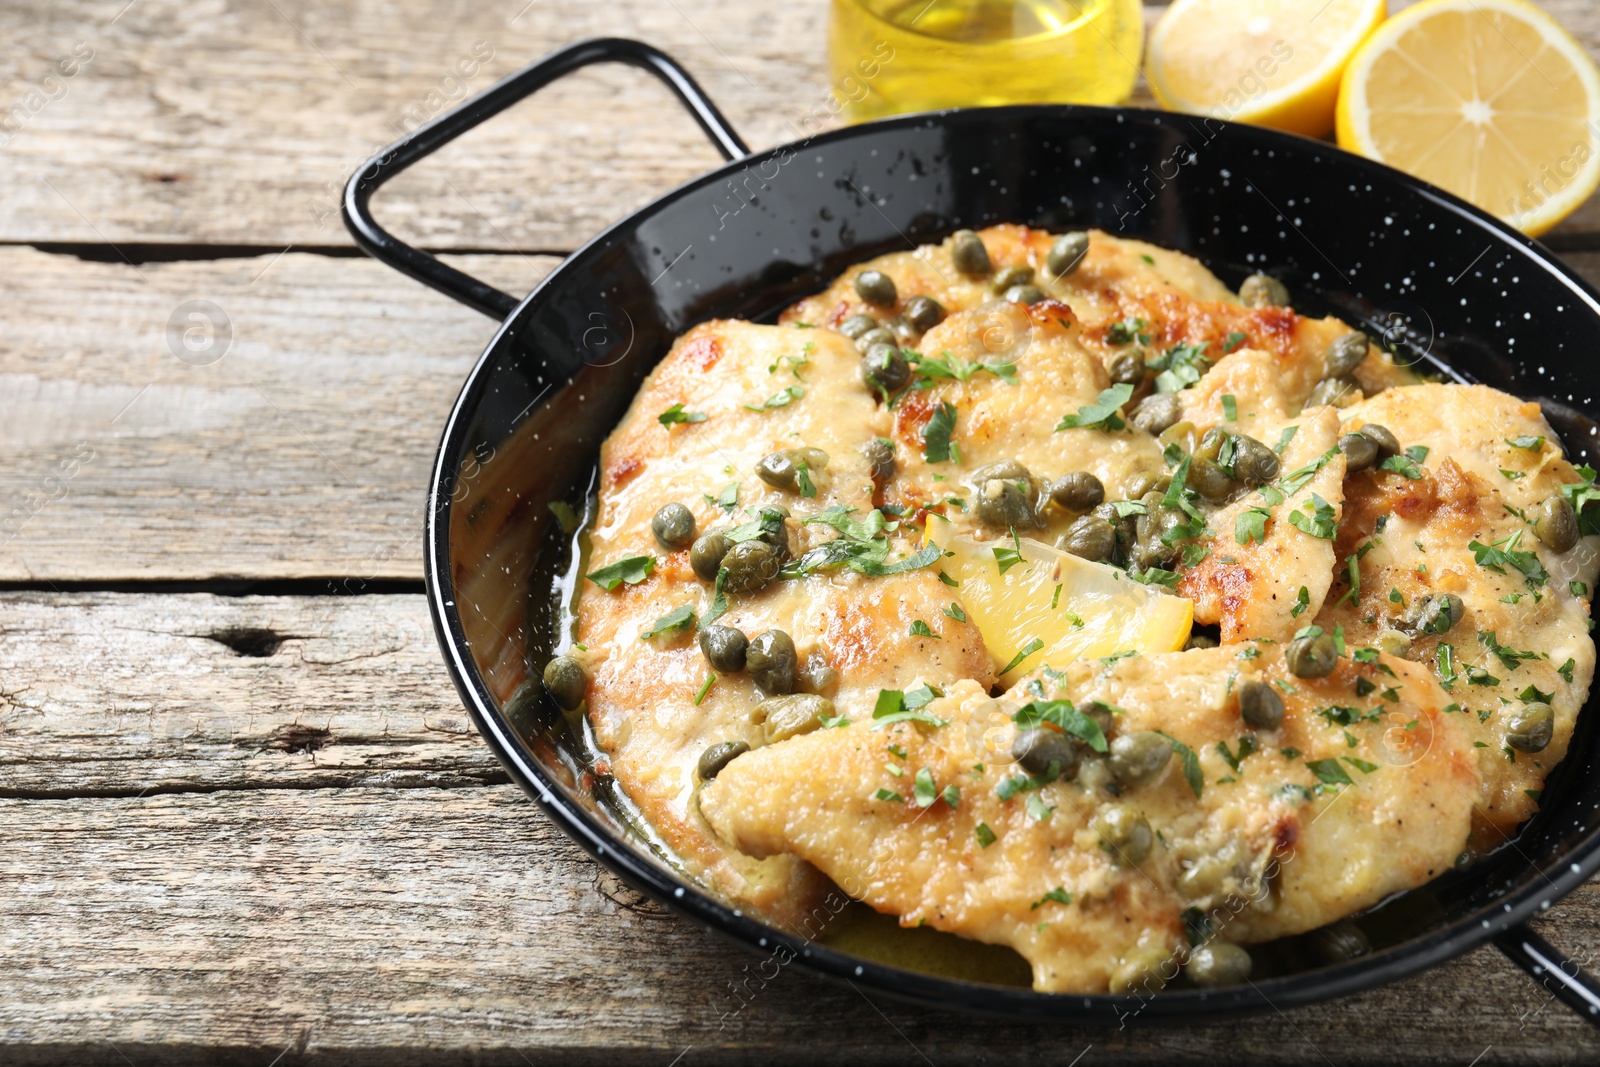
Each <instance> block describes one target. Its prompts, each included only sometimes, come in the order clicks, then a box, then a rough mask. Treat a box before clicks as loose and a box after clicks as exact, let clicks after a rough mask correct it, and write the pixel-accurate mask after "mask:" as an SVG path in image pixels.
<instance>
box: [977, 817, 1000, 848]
mask: <svg viewBox="0 0 1600 1067" xmlns="http://www.w3.org/2000/svg"><path fill="white" fill-rule="evenodd" d="M972 836H973V837H976V838H977V839H978V847H980V848H988V847H989V846H990V845H992V844H994V843H995V840H996V838H995V836H994V831H993V830H991V829H989V824H988V823H986V822H980V823H979V824H978V825H977V827H976V828H975V829H974V830H973V831H972Z"/></svg>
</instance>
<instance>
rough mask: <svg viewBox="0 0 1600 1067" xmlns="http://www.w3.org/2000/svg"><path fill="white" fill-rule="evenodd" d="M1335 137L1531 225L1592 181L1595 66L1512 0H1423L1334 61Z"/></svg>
mask: <svg viewBox="0 0 1600 1067" xmlns="http://www.w3.org/2000/svg"><path fill="white" fill-rule="evenodd" d="M1338 131H1339V145H1340V147H1342V148H1346V149H1349V150H1350V151H1352V152H1359V153H1360V154H1361V155H1364V156H1366V157H1367V158H1369V159H1376V160H1378V161H1380V162H1382V163H1387V164H1389V165H1390V166H1392V167H1398V168H1399V169H1401V170H1403V171H1405V172H1407V173H1408V174H1412V175H1415V176H1416V177H1418V178H1422V179H1424V180H1425V181H1430V182H1432V183H1433V184H1435V185H1437V186H1440V187H1442V188H1444V189H1448V190H1449V191H1450V192H1452V193H1455V194H1456V195H1457V196H1460V197H1462V198H1464V199H1467V200H1470V201H1472V202H1473V203H1474V204H1476V205H1478V206H1479V207H1481V208H1483V209H1484V210H1485V211H1488V212H1490V213H1491V214H1495V215H1498V216H1500V218H1502V219H1504V220H1505V221H1507V222H1509V223H1510V224H1511V225H1513V226H1516V227H1517V228H1518V229H1520V230H1522V232H1524V233H1526V234H1529V235H1530V236H1537V235H1539V234H1541V233H1543V232H1545V231H1546V230H1548V229H1549V228H1550V227H1552V226H1554V225H1555V224H1556V223H1558V222H1560V221H1561V220H1562V219H1564V218H1566V217H1567V216H1568V215H1570V214H1571V213H1572V212H1573V211H1574V210H1575V209H1576V208H1577V207H1578V205H1579V204H1581V203H1583V202H1584V201H1585V200H1587V199H1588V198H1589V195H1590V194H1591V193H1593V192H1594V190H1595V186H1596V185H1600V141H1597V132H1600V71H1596V69H1595V65H1594V62H1593V61H1592V60H1591V59H1590V58H1589V56H1588V55H1587V54H1586V53H1585V52H1584V50H1583V47H1582V46H1581V45H1579V44H1578V42H1577V41H1574V40H1573V39H1572V37H1571V36H1569V35H1568V34H1567V32H1566V31H1565V30H1563V29H1562V28H1561V27H1560V26H1558V25H1557V24H1556V22H1555V20H1554V19H1552V18H1551V17H1550V16H1549V15H1546V14H1545V13H1544V12H1543V11H1540V10H1539V9H1538V8H1536V7H1534V6H1533V5H1532V4H1527V3H1523V2H1522V0H1424V2H1423V3H1421V4H1418V5H1417V6H1416V7H1412V8H1407V9H1406V10H1404V11H1402V12H1400V14H1398V15H1396V16H1395V17H1394V18H1392V19H1390V20H1389V22H1387V23H1386V24H1385V25H1384V26H1383V27H1382V28H1381V29H1379V30H1378V32H1377V33H1375V34H1373V36H1372V37H1371V39H1370V40H1368V41H1367V43H1366V44H1365V45H1363V46H1362V48H1361V50H1360V51H1359V52H1358V53H1357V54H1356V57H1355V58H1354V59H1353V60H1351V62H1350V66H1349V69H1348V70H1346V71H1345V77H1344V86H1343V89H1342V91H1341V92H1340V94H1339V110H1338Z"/></svg>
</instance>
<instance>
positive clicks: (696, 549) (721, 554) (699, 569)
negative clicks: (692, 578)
mask: <svg viewBox="0 0 1600 1067" xmlns="http://www.w3.org/2000/svg"><path fill="white" fill-rule="evenodd" d="M732 547H733V542H732V541H730V540H728V538H727V537H726V536H725V535H723V534H721V533H718V532H716V531H712V532H711V533H708V534H702V535H701V536H700V538H699V539H698V540H697V541H695V543H694V546H693V547H692V548H690V549H689V566H691V567H693V568H694V573H695V574H696V575H698V576H699V578H700V580H701V581H705V582H714V581H716V580H717V571H718V570H720V569H721V568H722V561H723V559H724V558H725V557H726V556H727V555H728V549H730V548H732Z"/></svg>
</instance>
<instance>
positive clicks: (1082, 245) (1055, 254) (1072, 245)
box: [1044, 230, 1089, 278]
mask: <svg viewBox="0 0 1600 1067" xmlns="http://www.w3.org/2000/svg"><path fill="white" fill-rule="evenodd" d="M1088 252H1089V235H1088V234H1086V233H1084V232H1083V231H1082V230H1074V231H1073V232H1072V233H1064V234H1062V235H1061V236H1060V237H1057V238H1056V240H1055V243H1054V244H1052V245H1051V246H1050V254H1049V255H1048V256H1046V257H1045V260H1044V265H1045V266H1046V267H1048V268H1049V270H1050V273H1051V274H1054V275H1055V276H1056V277H1058V278H1063V277H1066V276H1067V275H1068V274H1071V273H1072V272H1073V271H1075V270H1077V269H1078V264H1079V263H1082V262H1083V257H1084V256H1085V255H1087V254H1088Z"/></svg>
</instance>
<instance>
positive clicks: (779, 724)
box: [750, 693, 837, 745]
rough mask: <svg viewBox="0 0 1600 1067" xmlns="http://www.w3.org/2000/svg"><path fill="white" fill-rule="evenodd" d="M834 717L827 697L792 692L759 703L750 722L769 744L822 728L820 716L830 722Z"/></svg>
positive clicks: (830, 702)
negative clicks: (759, 728) (757, 727)
mask: <svg viewBox="0 0 1600 1067" xmlns="http://www.w3.org/2000/svg"><path fill="white" fill-rule="evenodd" d="M836 714H837V711H836V710H835V708H834V706H833V701H831V700H829V699H828V698H827V697H820V696H817V694H815V693H794V694H791V695H787V696H776V697H768V698H767V699H766V700H763V701H762V702H761V703H759V704H757V705H756V706H755V708H754V709H752V710H751V712H750V721H751V722H752V723H754V724H755V725H757V726H759V727H761V735H762V737H763V738H764V739H765V740H766V742H767V744H769V745H770V744H774V743H776V742H778V741H787V740H789V738H791V737H799V736H800V735H801V734H808V733H810V732H811V731H812V730H815V729H817V727H819V726H821V725H822V719H823V717H824V716H826V717H827V718H830V719H831V718H833V717H834V716H835V715H836Z"/></svg>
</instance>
